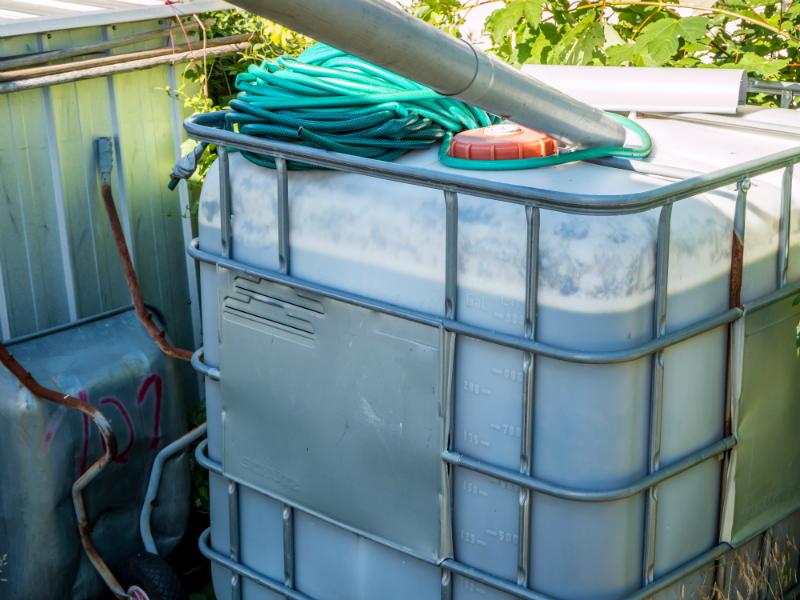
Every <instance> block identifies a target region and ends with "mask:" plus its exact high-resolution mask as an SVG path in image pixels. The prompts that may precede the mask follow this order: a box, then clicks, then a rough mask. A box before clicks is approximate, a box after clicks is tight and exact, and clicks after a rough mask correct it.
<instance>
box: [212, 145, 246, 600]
mask: <svg viewBox="0 0 800 600" xmlns="http://www.w3.org/2000/svg"><path fill="white" fill-rule="evenodd" d="M217 155H218V159H217V160H218V161H219V213H220V215H219V218H220V222H219V235H220V244H221V246H222V253H223V255H224V256H225V257H226V258H230V257H231V255H232V253H233V248H232V237H231V211H232V207H231V176H230V175H231V173H230V162H229V161H228V149H227V148H226V147H225V146H218V147H217ZM239 551H240V547H239V485H238V484H237V483H236V482H234V481H228V555H229V556H230V559H231V560H232V561H235V562H238V561H239V554H240V552H239ZM241 597H242V585H241V578H240V577H239V575H238V574H237V573H231V600H239V599H240V598H241Z"/></svg>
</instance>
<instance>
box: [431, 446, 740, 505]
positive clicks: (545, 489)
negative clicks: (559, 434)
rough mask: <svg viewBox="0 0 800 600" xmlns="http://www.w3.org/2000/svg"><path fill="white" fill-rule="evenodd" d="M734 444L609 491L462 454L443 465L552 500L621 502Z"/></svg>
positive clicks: (698, 454)
mask: <svg viewBox="0 0 800 600" xmlns="http://www.w3.org/2000/svg"><path fill="white" fill-rule="evenodd" d="M735 445H736V438H735V437H734V436H732V435H730V436H728V437H725V438H722V439H721V440H719V441H716V442H714V443H713V444H709V445H708V446H704V447H703V448H700V449H699V450H695V451H694V452H692V453H691V454H688V455H687V456H685V457H683V458H682V459H680V460H678V461H676V462H674V463H672V464H671V465H669V466H668V467H664V468H662V469H659V470H658V471H655V472H653V473H650V474H648V475H646V476H645V477H642V478H641V479H638V480H637V481H635V482H633V483H631V484H628V485H625V486H622V487H618V488H613V489H610V490H582V489H575V488H569V487H565V486H562V485H556V484H553V483H550V482H548V481H544V480H542V479H539V478H537V477H533V476H527V475H522V474H520V473H518V472H516V471H512V470H510V469H505V468H503V467H498V466H496V465H493V464H490V463H487V462H485V461H482V460H477V459H475V458H472V457H469V456H466V455H464V454H461V453H458V452H453V451H447V452H445V453H444V454H443V455H442V458H443V459H444V460H445V462H448V463H450V464H452V465H455V466H457V467H463V468H465V469H469V470H471V471H475V472H476V473H482V474H484V475H488V476H489V477H494V478H495V479H499V480H500V481H505V482H508V483H510V484H513V485H518V486H521V487H525V488H528V489H530V490H532V491H534V492H539V493H541V494H545V495H547V496H552V497H553V498H561V499H562V500H571V501H574V502H611V501H613V500H623V499H625V498H630V497H631V496H635V495H636V494H640V493H642V492H643V491H645V490H646V489H648V488H649V487H652V486H655V485H658V484H659V483H662V482H663V481H666V480H667V479H671V478H672V477H675V476H676V475H680V474H681V473H683V472H684V471H686V470H688V469H691V468H692V467H694V466H695V465H699V464H700V463H702V462H705V461H707V460H711V459H713V458H716V457H718V456H719V455H720V454H722V453H724V452H726V451H728V450H730V449H731V448H733V447H734V446H735Z"/></svg>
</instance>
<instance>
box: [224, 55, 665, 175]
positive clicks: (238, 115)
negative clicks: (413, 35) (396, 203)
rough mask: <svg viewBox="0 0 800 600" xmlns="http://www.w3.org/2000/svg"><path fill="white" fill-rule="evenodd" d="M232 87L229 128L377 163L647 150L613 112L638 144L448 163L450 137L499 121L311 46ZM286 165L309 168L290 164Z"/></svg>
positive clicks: (540, 161) (509, 163)
mask: <svg viewBox="0 0 800 600" xmlns="http://www.w3.org/2000/svg"><path fill="white" fill-rule="evenodd" d="M236 89H237V90H238V91H239V93H238V95H237V97H236V98H235V99H234V100H231V101H230V110H229V111H226V113H225V127H226V128H227V129H229V130H231V131H238V132H240V133H243V134H247V135H253V136H257V137H267V138H270V139H275V140H280V141H285V142H299V143H301V144H305V145H308V146H312V147H315V148H321V149H324V150H332V151H335V152H343V153H346V154H352V155H356V156H361V157H365V158H373V159H377V160H387V161H388V160H395V159H397V158H399V157H400V156H402V155H403V154H405V153H406V152H409V151H411V150H417V149H422V148H428V147H430V146H432V145H433V144H437V143H439V144H441V145H440V150H439V157H440V159H441V161H442V163H443V164H445V165H447V166H449V167H454V168H459V169H477V170H506V169H529V168H534V167H543V166H548V165H554V164H561V163H565V162H572V161H576V160H584V159H588V158H600V157H604V156H620V157H624V158H644V157H646V156H647V155H648V154H649V152H650V148H651V144H650V138H649V137H648V135H647V132H645V131H644V130H643V129H642V128H641V127H639V125H637V124H636V123H634V122H633V121H630V120H629V119H625V118H624V117H620V116H618V115H614V114H612V115H611V116H612V117H614V118H615V119H617V120H619V121H620V122H621V123H622V124H623V125H625V127H627V128H628V129H631V130H633V131H635V132H636V134H637V135H638V136H639V137H640V139H641V141H642V143H641V145H640V146H638V147H636V148H626V147H620V148H613V147H606V148H587V149H581V150H577V151H574V152H568V153H564V154H558V155H554V156H547V157H543V158H535V159H522V160H504V161H481V160H465V159H458V158H452V157H450V156H449V155H448V154H447V150H448V148H449V146H450V138H451V137H452V136H453V135H454V134H456V133H458V132H460V131H464V130H466V129H477V128H480V127H487V126H489V125H493V124H495V123H499V122H500V121H501V119H500V118H499V117H496V116H494V115H492V114H489V113H487V112H486V111H484V110H482V109H480V108H476V107H474V106H470V105H468V104H465V103H463V102H461V101H460V100H456V99H454V98H449V97H446V96H442V95H441V94H439V93H437V92H435V91H433V90H431V89H430V88H427V87H425V86H422V85H420V84H418V83H415V82H413V81H410V80H408V79H406V78H404V77H400V76H399V75H396V74H394V73H392V72H391V71H388V70H386V69H383V68H381V67H378V66H375V65H373V64H371V63H368V62H366V61H364V60H361V59H359V58H356V57H354V56H350V55H349V54H346V53H344V52H342V51H340V50H336V49H335V48H331V47H330V46H326V45H325V44H315V45H314V46H312V47H311V48H309V49H308V50H306V51H305V52H303V53H302V54H301V55H300V56H299V57H292V56H281V57H279V58H277V59H275V60H265V61H264V62H263V63H261V65H258V66H256V65H250V66H249V67H248V69H247V71H246V72H244V73H240V74H239V75H238V76H237V77H236ZM242 155H243V156H245V157H246V158H247V159H248V160H250V161H251V162H253V163H256V164H258V165H261V166H264V167H269V168H274V167H275V161H274V159H272V158H271V157H265V156H260V155H257V154H253V153H251V152H245V151H243V152H242ZM288 166H289V168H291V169H309V168H315V167H313V166H311V165H306V164H302V163H298V162H296V161H290V162H289V164H288Z"/></svg>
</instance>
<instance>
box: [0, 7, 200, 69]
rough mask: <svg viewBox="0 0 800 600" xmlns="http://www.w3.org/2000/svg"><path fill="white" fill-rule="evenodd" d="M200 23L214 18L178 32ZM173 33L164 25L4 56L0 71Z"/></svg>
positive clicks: (185, 24)
mask: <svg viewBox="0 0 800 600" xmlns="http://www.w3.org/2000/svg"><path fill="white" fill-rule="evenodd" d="M201 23H202V25H203V27H206V26H211V25H213V24H214V19H206V20H204V21H202V22H196V21H192V22H189V23H184V24H183V26H182V27H180V32H181V33H183V32H186V33H189V32H190V31H194V30H195V29H198V28H199V27H200V24H201ZM173 33H177V31H176V30H174V29H172V28H171V27H170V28H167V27H164V28H162V29H156V30H154V31H145V32H143V33H137V34H135V35H129V36H125V37H121V38H117V39H114V40H104V41H102V42H95V43H94V44H86V45H85V46H77V47H75V46H71V47H69V48H63V49H61V50H48V51H46V52H36V53H35V54H24V55H21V56H11V57H9V58H4V59H2V60H0V71H7V70H9V69H21V68H23V67H32V66H35V65H44V64H47V63H52V62H55V61H58V60H64V59H67V58H73V57H75V56H87V55H90V54H99V53H101V52H104V51H106V50H112V49H114V48H121V47H123V46H131V45H133V44H138V43H139V42H145V41H148V40H154V39H158V38H166V37H170V36H171V35H172V34H173ZM184 39H186V41H187V42H188V41H189V39H188V38H186V37H184Z"/></svg>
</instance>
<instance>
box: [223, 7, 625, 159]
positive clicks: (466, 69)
mask: <svg viewBox="0 0 800 600" xmlns="http://www.w3.org/2000/svg"><path fill="white" fill-rule="evenodd" d="M232 3H233V4H235V5H237V6H240V7H242V8H245V9H247V10H249V11H251V12H254V13H256V14H259V15H261V16H263V17H266V18H268V19H270V20H272V21H276V22H278V23H281V24H282V25H285V26H286V27H289V28H290V29H293V30H295V31H299V32H301V33H304V34H306V35H308V36H310V37H312V38H314V39H316V40H320V41H323V42H326V43H328V44H330V45H332V46H335V47H336V48H338V49H340V50H343V51H345V52H349V53H350V54H354V55H356V56H359V57H361V58H363V59H364V60H368V61H370V62H373V63H375V64H377V65H379V66H381V67H384V68H386V69H389V70H391V71H394V72H395V73H398V74H399V75H402V76H404V77H407V78H409V79H412V80H414V81H417V82H419V83H421V84H423V85H426V86H428V87H430V88H432V89H434V90H436V91H437V92H439V93H441V94H443V95H446V96H455V97H457V98H459V99H460V100H463V101H464V102H467V103H470V104H474V105H476V106H479V107H481V108H483V109H485V110H487V111H489V112H491V113H494V114H496V115H500V116H502V117H507V118H509V119H512V120H513V121H515V122H517V123H520V124H521V125H526V126H528V127H532V128H534V129H537V130H540V131H544V132H546V133H549V134H550V135H552V136H554V137H556V138H558V139H560V140H562V141H563V142H566V143H569V144H575V145H578V146H586V147H594V146H622V145H623V144H624V142H625V130H624V129H623V127H622V126H621V125H620V124H619V123H617V122H615V121H614V120H612V119H611V118H610V117H608V116H607V115H606V114H605V113H604V112H603V111H601V110H599V109H597V108H593V107H591V106H589V105H587V104H584V103H582V102H579V101H578V100H575V99H574V98H571V97H570V96H567V95H565V94H563V93H562V92H559V91H558V90H556V89H554V88H551V87H550V86H547V85H545V84H543V83H541V82H540V81H537V80H536V79H533V78H532V77H529V76H527V75H524V74H522V73H520V72H519V71H517V70H516V69H514V68H512V67H510V66H509V65H507V64H505V63H503V62H501V61H499V60H497V59H495V58H491V57H489V56H487V55H486V54H484V53H483V52H481V51H480V50H478V49H476V48H474V47H473V46H471V45H470V44H469V43H467V42H465V41H464V40H459V39H457V38H454V37H452V36H449V35H447V34H446V33H443V32H441V31H439V30H438V29H436V28H435V27H433V26H431V25H428V24H427V23H424V22H423V21H421V20H419V19H417V18H416V17H414V16H412V15H409V14H408V13H406V12H404V11H403V10H401V9H400V8H398V7H396V6H392V5H390V4H388V3H386V2H384V1H383V0H336V2H332V1H331V0H232Z"/></svg>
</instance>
